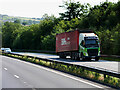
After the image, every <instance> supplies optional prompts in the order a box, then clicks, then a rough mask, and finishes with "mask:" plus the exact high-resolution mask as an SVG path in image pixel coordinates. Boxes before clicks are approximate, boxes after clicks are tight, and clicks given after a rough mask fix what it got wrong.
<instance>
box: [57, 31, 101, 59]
mask: <svg viewBox="0 0 120 90" xmlns="http://www.w3.org/2000/svg"><path fill="white" fill-rule="evenodd" d="M56 53H57V54H58V55H59V56H60V58H66V56H70V57H71V59H74V60H77V59H80V60H85V59H88V60H91V59H95V60H96V61H98V60H99V57H100V43H99V38H98V36H97V35H96V34H95V33H93V31H91V30H74V31H70V32H64V33H61V34H57V35H56Z"/></svg>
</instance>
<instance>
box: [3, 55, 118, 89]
mask: <svg viewBox="0 0 120 90" xmlns="http://www.w3.org/2000/svg"><path fill="white" fill-rule="evenodd" d="M3 55H5V56H9V57H13V58H17V59H21V60H23V61H27V62H31V63H35V64H38V65H42V66H46V67H49V68H52V69H55V70H59V71H62V72H65V73H68V74H72V75H75V76H78V77H82V78H87V79H89V80H93V81H96V82H99V83H102V84H105V85H110V86H112V87H114V88H120V78H116V77H113V76H110V75H104V74H101V72H100V73H97V72H96V71H91V70H90V69H86V68H83V67H78V66H75V65H66V64H63V63H57V62H51V61H46V60H44V59H43V60H42V59H39V58H36V57H28V56H23V55H14V54H5V53H3Z"/></svg>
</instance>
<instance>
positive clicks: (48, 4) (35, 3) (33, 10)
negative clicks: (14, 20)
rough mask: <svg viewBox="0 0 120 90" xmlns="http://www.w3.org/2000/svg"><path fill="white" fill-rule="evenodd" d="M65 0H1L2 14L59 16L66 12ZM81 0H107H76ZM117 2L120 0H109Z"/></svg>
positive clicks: (97, 1) (94, 0)
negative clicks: (63, 6)
mask: <svg viewBox="0 0 120 90" xmlns="http://www.w3.org/2000/svg"><path fill="white" fill-rule="evenodd" d="M63 1H67V0H0V14H7V15H10V16H20V17H32V18H33V17H35V18H41V17H42V16H43V15H44V14H45V13H46V14H48V15H55V16H56V17H58V16H59V13H60V12H64V11H63V8H60V7H59V5H63ZM74 1H75V2H77V1H80V2H81V3H82V4H84V3H90V4H91V5H92V6H94V5H97V4H100V2H104V1H106V0H74ZM108 1H111V2H117V1H118V0H108Z"/></svg>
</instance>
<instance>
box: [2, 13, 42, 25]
mask: <svg viewBox="0 0 120 90" xmlns="http://www.w3.org/2000/svg"><path fill="white" fill-rule="evenodd" d="M16 20H20V23H21V24H22V23H23V22H24V23H26V25H31V24H38V23H40V20H42V18H28V17H14V16H8V15H2V14H0V22H1V23H4V22H7V21H8V22H14V21H16ZM1 23H0V25H1Z"/></svg>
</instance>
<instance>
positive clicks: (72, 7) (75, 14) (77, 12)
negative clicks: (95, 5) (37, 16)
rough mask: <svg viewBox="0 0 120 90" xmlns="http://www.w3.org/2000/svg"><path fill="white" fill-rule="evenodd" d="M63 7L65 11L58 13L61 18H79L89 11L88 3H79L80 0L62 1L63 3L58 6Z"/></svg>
mask: <svg viewBox="0 0 120 90" xmlns="http://www.w3.org/2000/svg"><path fill="white" fill-rule="evenodd" d="M59 7H62V8H65V9H66V10H67V11H66V12H64V13H59V14H60V16H61V18H62V19H65V20H69V21H70V20H71V19H73V18H74V19H75V18H81V17H82V16H84V15H87V14H88V12H89V7H90V4H86V5H81V4H80V2H77V3H75V2H74V1H73V2H71V0H70V2H67V1H66V2H64V5H62V6H59Z"/></svg>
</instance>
